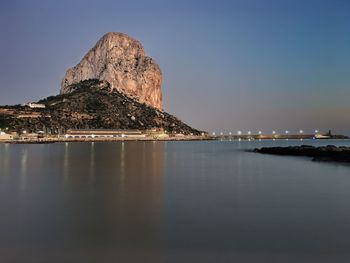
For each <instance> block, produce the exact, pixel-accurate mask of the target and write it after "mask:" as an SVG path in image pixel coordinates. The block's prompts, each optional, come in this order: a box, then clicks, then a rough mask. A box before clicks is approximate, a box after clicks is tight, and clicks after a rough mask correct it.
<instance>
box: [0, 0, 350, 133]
mask: <svg viewBox="0 0 350 263" xmlns="http://www.w3.org/2000/svg"><path fill="white" fill-rule="evenodd" d="M349 14H350V1H347V0H328V1H326V0H324V1H322V0H284V1H282V0H264V1H262V0H235V1H234V0H231V1H206V0H203V1H190V0H187V1H182V0H180V1H141V0H140V1H125V0H124V1H112V0H110V1H102V0H99V1H98V0H96V1H91V0H86V1H83V0H81V1H78V0H76V1H74V0H63V1H50V0H47V1H39V0H23V1H18V0H12V1H1V3H0V30H1V31H0V32H1V42H0V45H1V46H0V58H1V59H0V78H1V83H0V104H15V103H23V102H27V101H33V100H38V99H40V98H42V97H46V96H49V95H54V94H57V93H58V92H59V88H60V82H61V79H62V78H63V76H64V74H65V71H66V69H67V68H68V67H71V66H74V65H75V64H77V63H78V62H79V61H80V59H81V58H82V56H83V55H84V54H85V53H86V52H87V51H88V50H89V49H90V48H91V47H93V45H94V44H95V43H96V41H97V40H98V39H99V38H100V37H101V36H102V35H104V34H105V33H106V32H109V31H116V32H124V33H127V34H129V35H130V36H132V37H134V38H136V39H138V40H140V41H141V42H142V43H143V45H144V47H145V50H146V52H147V54H148V55H149V56H151V57H153V58H154V59H155V60H156V61H157V62H158V64H159V65H160V67H161V69H162V72H163V77H164V82H163V98H164V108H165V110H166V111H168V112H169V113H172V114H174V115H176V116H178V117H179V118H180V119H182V120H183V121H185V122H187V123H189V124H190V125H192V126H194V127H196V128H199V129H204V130H207V131H209V132H212V131H216V132H220V131H223V132H229V131H232V132H234V133H235V132H236V131H237V130H242V131H247V130H252V131H257V130H260V129H261V130H262V131H264V132H265V133H267V132H271V130H272V129H275V130H279V131H281V130H286V129H288V130H290V131H298V130H299V129H304V130H306V131H311V130H314V129H320V130H328V129H333V130H335V131H336V132H338V133H346V134H350V15H349Z"/></svg>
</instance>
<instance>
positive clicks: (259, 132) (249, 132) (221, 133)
mask: <svg viewBox="0 0 350 263" xmlns="http://www.w3.org/2000/svg"><path fill="white" fill-rule="evenodd" d="M314 133H315V134H317V133H319V130H315V131H314ZM262 134H263V133H262V131H258V135H262ZM272 134H273V135H276V134H278V133H277V132H276V131H275V130H273V131H272ZM284 134H289V130H286V131H284ZM299 134H304V130H299ZM212 135H213V136H215V135H216V133H215V132H213V133H212ZM223 135H229V136H231V135H233V134H232V132H229V133H228V134H224V133H223V132H220V136H223ZM237 135H244V134H243V132H242V131H237ZM246 135H252V132H251V131H248V132H247V134H246Z"/></svg>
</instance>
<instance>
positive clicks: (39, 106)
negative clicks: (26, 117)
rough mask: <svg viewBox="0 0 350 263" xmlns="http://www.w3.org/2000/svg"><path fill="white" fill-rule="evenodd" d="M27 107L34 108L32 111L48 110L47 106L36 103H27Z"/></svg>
mask: <svg viewBox="0 0 350 263" xmlns="http://www.w3.org/2000/svg"><path fill="white" fill-rule="evenodd" d="M25 106H28V107H29V108H32V109H45V108H46V106H45V105H44V104H40V103H35V102H29V103H26V104H25Z"/></svg>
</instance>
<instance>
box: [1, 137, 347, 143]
mask: <svg viewBox="0 0 350 263" xmlns="http://www.w3.org/2000/svg"><path fill="white" fill-rule="evenodd" d="M270 140H271V141H272V140H273V139H269V138H265V139H259V140H256V139H255V140H248V139H243V140H237V139H232V140H231V139H222V138H218V137H207V136H184V137H164V138H153V137H144V138H135V137H130V138H127V137H124V138H120V137H117V138H41V139H26V140H18V139H14V140H0V144H51V143H62V142H64V143H66V142H80V143H82V142H125V141H237V142H240V141H243V142H244V141H247V142H248V141H251V142H254V141H270ZM289 140H290V141H299V140H300V139H289ZM303 140H305V141H306V140H313V141H328V140H331V141H334V140H337V141H342V140H348V139H343V138H334V139H327V140H320V139H311V138H309V139H303ZM274 141H286V139H282V138H281V139H274Z"/></svg>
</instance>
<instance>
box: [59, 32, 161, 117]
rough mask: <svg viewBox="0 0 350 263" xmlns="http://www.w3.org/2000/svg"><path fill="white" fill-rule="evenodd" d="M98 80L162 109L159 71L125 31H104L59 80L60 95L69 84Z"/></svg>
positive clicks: (137, 43)
mask: <svg viewBox="0 0 350 263" xmlns="http://www.w3.org/2000/svg"><path fill="white" fill-rule="evenodd" d="M88 79H99V80H102V81H107V82H108V83H110V86H111V89H112V90H116V91H119V92H122V93H124V94H125V95H127V96H128V97H131V98H134V99H135V100H137V101H139V102H141V103H145V104H147V105H149V106H152V107H154V108H157V109H159V110H162V108H163V105H162V91H161V84H162V73H161V71H160V68H159V66H158V65H157V63H156V62H155V61H154V60H153V59H152V58H150V57H147V56H146V55H145V52H144V49H143V47H142V45H141V43H140V42H139V41H137V40H135V39H133V38H131V37H129V36H128V35H126V34H122V33H114V32H113V33H107V34H106V35H104V36H103V37H102V38H101V39H100V40H99V41H98V42H97V43H96V45H95V47H93V48H92V49H91V50H90V51H89V52H88V53H87V54H86V55H85V56H84V57H83V59H82V60H81V61H80V62H79V64H78V65H76V66H75V67H73V68H70V69H68V70H67V72H66V75H65V77H64V79H63V80H62V83H61V94H66V93H70V92H72V84H75V83H79V82H80V81H83V80H88Z"/></svg>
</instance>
